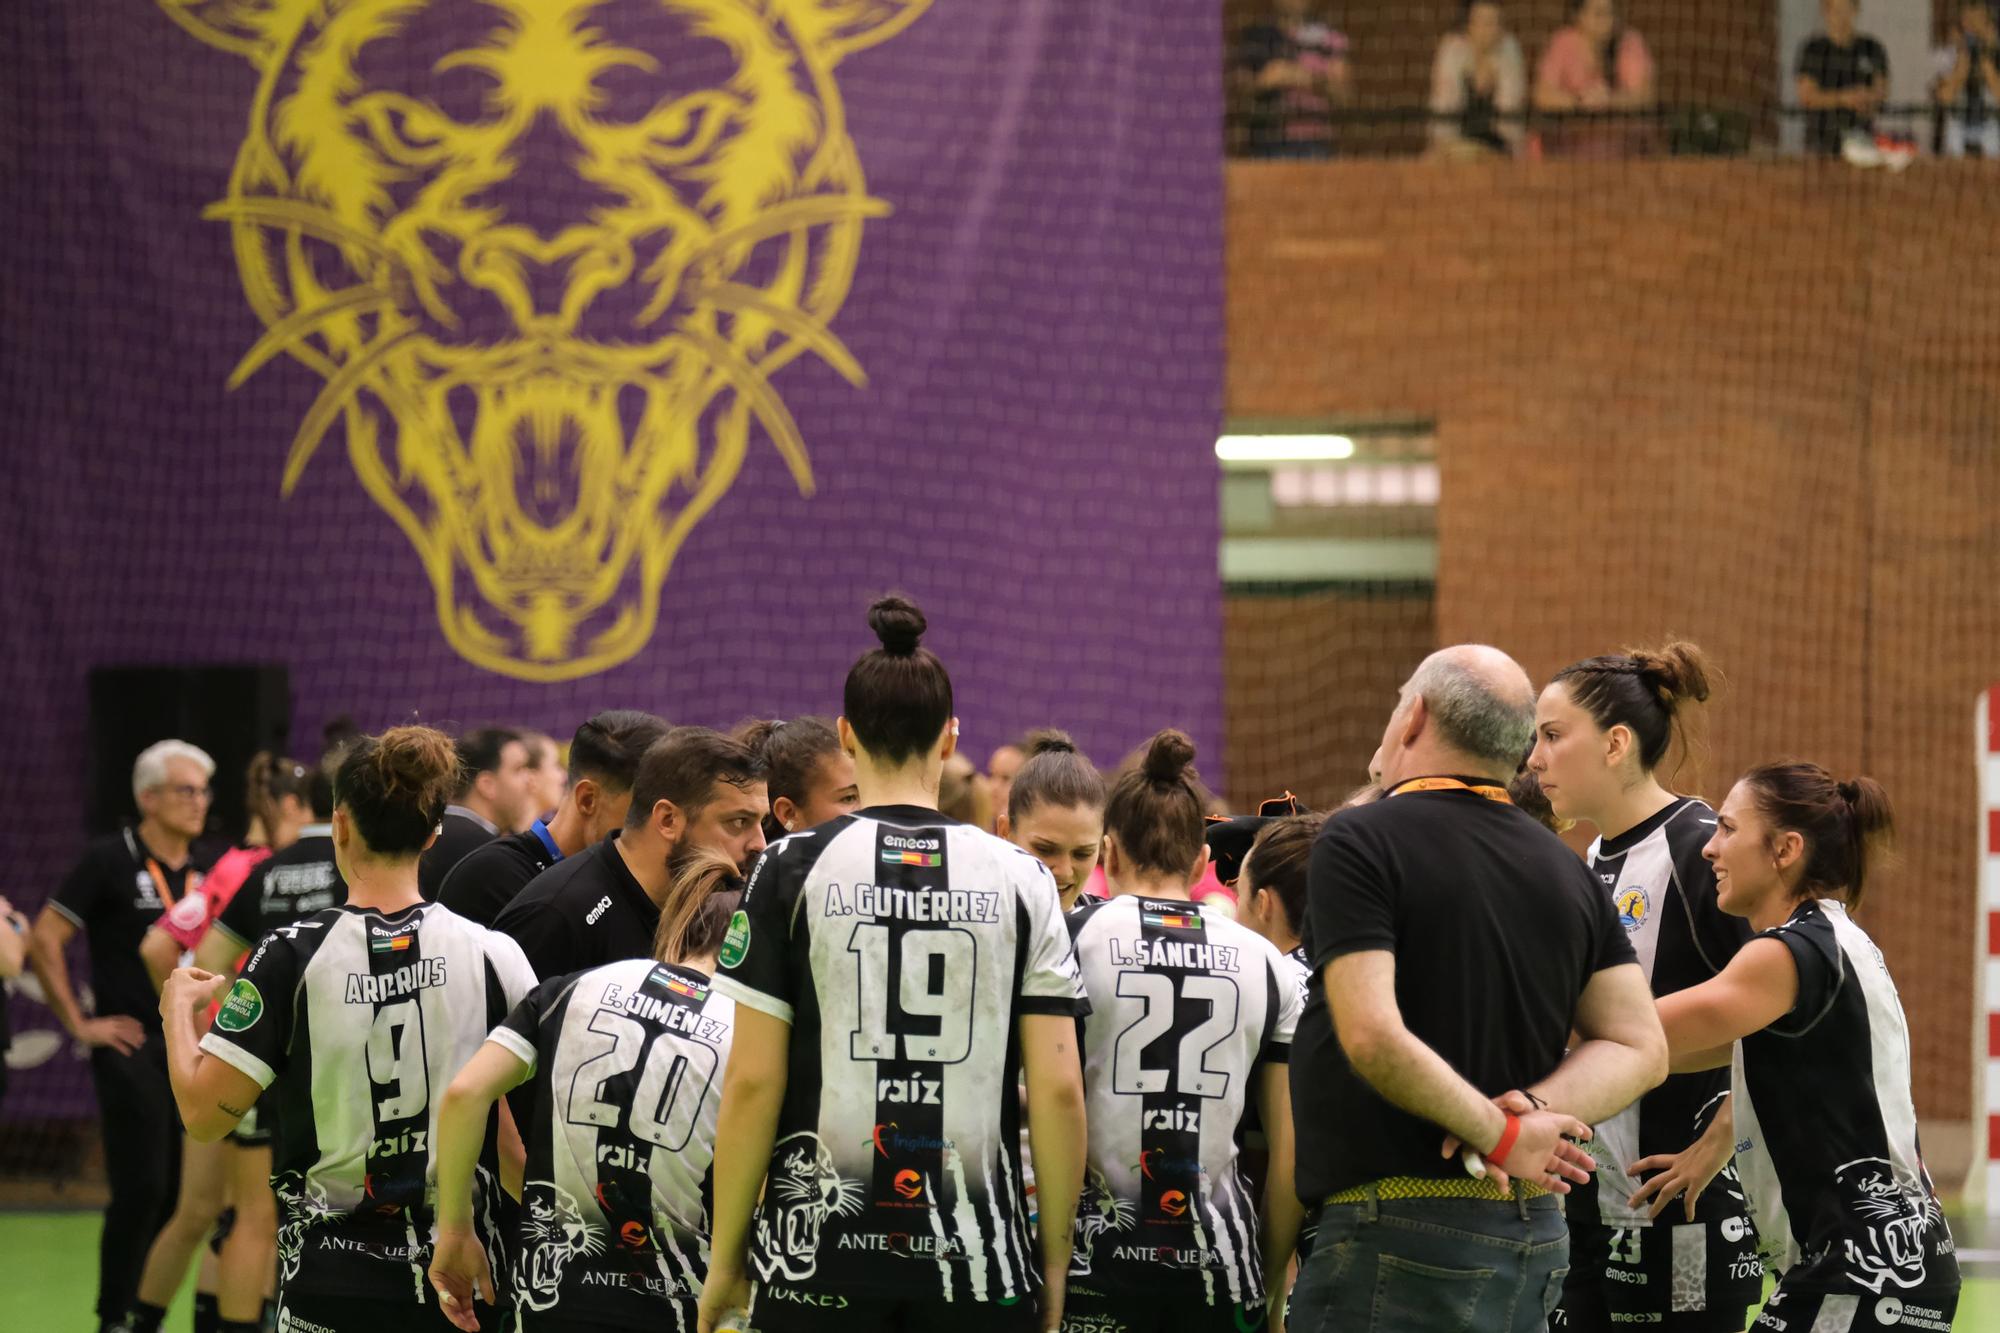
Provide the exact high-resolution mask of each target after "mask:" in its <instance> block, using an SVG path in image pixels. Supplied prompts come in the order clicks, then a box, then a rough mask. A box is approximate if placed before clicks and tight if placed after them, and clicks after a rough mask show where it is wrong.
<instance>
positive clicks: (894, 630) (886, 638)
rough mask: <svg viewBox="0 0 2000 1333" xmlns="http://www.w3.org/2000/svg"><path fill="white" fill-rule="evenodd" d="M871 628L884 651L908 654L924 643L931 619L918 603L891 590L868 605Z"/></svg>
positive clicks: (904, 655)
mask: <svg viewBox="0 0 2000 1333" xmlns="http://www.w3.org/2000/svg"><path fill="white" fill-rule="evenodd" d="M868 628H870V629H872V630H874V631H875V637H876V638H878V639H880V640H881V641H882V651H883V652H885V653H887V654H889V656H891V657H908V656H910V655H911V654H913V653H915V652H916V651H917V646H918V645H919V644H920V643H922V642H923V637H924V631H925V630H927V629H929V628H930V622H929V621H927V620H925V619H924V613H923V612H922V611H919V610H918V609H917V604H916V603H915V602H913V601H911V600H910V599H909V598H907V597H903V596H900V595H898V594H896V593H891V594H889V595H888V596H887V597H880V598H877V599H876V600H875V603H874V604H873V605H872V606H870V607H869V608H868Z"/></svg>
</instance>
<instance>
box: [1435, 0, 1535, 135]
mask: <svg viewBox="0 0 2000 1333" xmlns="http://www.w3.org/2000/svg"><path fill="white" fill-rule="evenodd" d="M1527 105H1528V62H1527V59H1526V58H1525V57H1524V56H1523V55H1522V54H1521V44H1520V43H1519V42H1517V41H1515V40H1514V34H1513V33H1511V32H1508V31H1507V22H1506V18H1505V16H1504V15H1502V13H1501V11H1500V0H1465V21H1464V22H1463V23H1461V24H1460V25H1459V26H1458V27H1456V28H1454V29H1452V30H1451V31H1450V32H1448V33H1446V34H1445V35H1444V38H1443V40H1441V41H1440V42H1439V43H1438V49H1437V59H1436V60H1435V61H1433V62H1432V64H1431V117H1432V119H1431V149H1432V151H1433V152H1436V153H1438V154H1440V155H1444V156H1452V157H1459V156H1482V157H1483V156H1485V155H1486V154H1487V153H1489V152H1492V153H1502V154H1512V153H1515V152H1518V151H1519V150H1520V147H1521V141H1522V139H1523V137H1524V135H1525V133H1526V130H1525V127H1524V126H1523V125H1522V123H1521V121H1520V115H1521V112H1522V111H1523V110H1525V109H1526V108H1527Z"/></svg>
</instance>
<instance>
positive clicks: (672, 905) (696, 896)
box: [653, 851, 743, 963]
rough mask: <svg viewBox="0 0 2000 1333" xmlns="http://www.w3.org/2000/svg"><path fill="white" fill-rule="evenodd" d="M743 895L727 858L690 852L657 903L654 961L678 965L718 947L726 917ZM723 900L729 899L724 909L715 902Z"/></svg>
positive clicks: (711, 853)
mask: <svg viewBox="0 0 2000 1333" xmlns="http://www.w3.org/2000/svg"><path fill="white" fill-rule="evenodd" d="M742 894H743V880H742V879H741V877H739V876H738V875H737V873H736V867H735V866H734V865H732V864H731V863H730V862H729V860H728V859H727V858H726V857H722V856H718V855H716V854H715V853H714V852H710V851H697V852H695V853H693V854H692V855H691V856H690V857H689V858H688V860H687V861H686V863H685V864H683V865H681V866H680V867H679V868H678V869H677V870H676V871H675V872H674V877H673V882H672V883H671V884H669V885H668V886H667V896H666V900H665V901H664V902H662V903H661V904H660V924H659V927H658V929H657V930H656V931H655V932H654V934H653V958H654V959H655V961H657V962H662V963H680V962H684V961H686V960H687V959H689V958H705V957H707V956H708V955H709V954H711V953H713V952H715V951H716V950H717V949H719V948H721V947H722V936H723V932H724V931H725V929H726V928H727V925H728V921H729V914H730V912H733V911H735V910H736V909H735V902H736V900H738V899H740V898H741V897H742ZM723 897H730V898H731V902H730V905H729V906H728V908H727V909H726V910H724V909H722V908H720V907H719V906H718V904H717V901H716V900H718V899H720V898H723ZM711 937H712V938H711Z"/></svg>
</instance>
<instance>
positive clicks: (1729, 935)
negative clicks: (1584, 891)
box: [1589, 797, 1750, 1228]
mask: <svg viewBox="0 0 2000 1333" xmlns="http://www.w3.org/2000/svg"><path fill="white" fill-rule="evenodd" d="M1714 833H1715V812H1714V811H1713V810H1711V809H1709V808H1708V806H1707V805H1706V804H1704V803H1703V802H1701V801H1699V800H1696V799H1695V798H1693V797H1682V798H1680V799H1677V800H1676V801H1674V802H1673V804H1671V805H1669V806H1667V807H1665V808H1664V809H1662V810H1660V811H1659V812H1657V813H1656V814H1654V815H1652V816H1650V817H1649V818H1647V819H1645V820H1643V821H1641V822H1640V823H1639V824H1637V825H1635V826H1633V827H1632V828H1630V829H1627V830H1626V831H1625V832H1624V833H1621V834H1619V835H1618V836H1617V837H1615V838H1599V839H1598V840H1597V841H1596V842H1593V843H1592V844H1591V845H1590V852H1589V858H1590V868H1591V870H1592V872H1593V873H1595V874H1596V876H1597V879H1598V882H1599V883H1601V884H1602V885H1604V889H1605V892H1606V893H1608V894H1610V895H1611V901H1612V904H1613V905H1614V906H1615V907H1616V908H1617V909H1618V923H1619V924H1620V925H1621V926H1623V927H1624V928H1625V936H1626V938H1627V939H1629V940H1630V941H1631V943H1632V950H1633V952H1634V953H1636V954H1638V956H1639V966H1640V967H1642V968H1644V969H1645V971H1646V976H1647V979H1648V980H1649V981H1651V982H1652V986H1653V994H1654V995H1656V996H1657V995H1671V994H1673V993H1674V992H1675V991H1679V990H1685V989H1687V988H1688V987H1689V986H1693V985H1698V984H1699V983H1701V982H1704V981H1707V980H1708V979H1709V978H1710V977H1713V976H1714V975H1715V974H1716V973H1718V972H1720V971H1721V970H1722V969H1723V968H1724V967H1726V966H1728V964H1729V960H1730V959H1732V958H1734V957H1735V956H1736V951H1737V950H1738V949H1739V948H1741V947H1742V946H1743V941H1745V940H1747V939H1749V938H1750V927H1749V924H1748V923H1747V922H1745V921H1744V920H1743V919H1742V918H1740V917H1733V916H1730V915H1728V914H1727V913H1725V912H1724V911H1723V910H1722V908H1721V907H1720V906H1719V905H1718V904H1717V902H1716V896H1715V870H1714V868H1713V867H1712V866H1710V865H1709V863H1708V861H1707V859H1706V858H1704V857H1703V856H1702V854H1701V849H1702V848H1703V846H1705V845H1706V844H1707V842H1708V840H1709V838H1710V837H1711V836H1713V834H1714ZM1728 1091H1729V1071H1728V1070H1726V1069H1713V1070H1702V1071H1699V1072H1697V1073H1691V1074H1670V1075H1668V1076H1667V1081H1666V1082H1664V1083H1662V1084H1661V1085H1660V1086H1659V1087H1657V1088H1655V1089H1654V1090H1653V1091H1651V1092H1649V1093H1647V1094H1646V1095H1645V1096H1644V1097H1641V1098H1640V1099H1639V1100H1638V1101H1637V1102H1634V1103H1633V1104H1632V1105H1631V1106H1628V1107H1626V1108H1625V1109H1624V1110H1623V1111H1620V1112H1619V1113H1618V1114H1617V1115H1615V1116H1613V1117H1612V1118H1611V1119H1610V1120H1607V1121H1605V1122H1604V1123H1603V1124H1600V1125H1597V1126H1595V1127H1594V1128H1595V1129H1596V1138H1595V1139H1594V1140H1593V1141H1592V1143H1591V1145H1590V1149H1591V1153H1592V1155H1593V1156H1594V1157H1596V1159H1597V1162H1598V1212H1599V1215H1600V1217H1601V1218H1602V1220H1603V1223H1604V1225H1605V1226H1608V1227H1614V1228H1616V1227H1642V1226H1648V1225H1650V1224H1651V1220H1652V1219H1651V1218H1650V1217H1649V1216H1648V1206H1647V1205H1642V1206H1640V1207H1639V1208H1636V1209H1635V1208H1633V1207H1631V1206H1630V1205H1629V1204H1628V1203H1627V1202H1626V1200H1628V1199H1630V1198H1631V1197H1632V1193H1633V1191H1635V1190H1637V1189H1638V1188H1639V1181H1638V1179H1637V1178H1636V1177H1634V1176H1631V1175H1629V1174H1627V1172H1626V1168H1627V1167H1628V1166H1629V1165H1630V1164H1631V1163H1633V1162H1636V1161H1638V1160H1639V1159H1640V1158H1642V1157H1650V1156H1652V1155H1654V1154H1657V1153H1677V1152H1680V1151H1681V1150H1682V1149H1684V1148H1686V1147H1687V1146H1688V1145H1689V1144H1690V1143H1692V1142H1694V1140H1695V1139H1696V1138H1697V1137H1698V1136H1699V1135H1700V1133H1701V1131H1702V1130H1703V1129H1704V1128H1706V1126H1707V1123H1708V1119H1709V1118H1710V1117H1711V1116H1713V1114H1714V1112H1715V1109H1716V1105H1717V1100H1718V1099H1719V1098H1720V1097H1721V1096H1722V1095H1723V1094H1724V1093H1726V1092H1728ZM1731 1179H1732V1180H1733V1177H1731ZM1728 1183H1729V1182H1728V1181H1724V1182H1723V1184H1724V1186H1725V1188H1718V1189H1711V1190H1705V1191H1703V1193H1702V1196H1701V1199H1700V1202H1699V1203H1698V1205H1697V1207H1696V1213H1695V1217H1696V1220H1697V1221H1703V1222H1707V1221H1719V1220H1720V1219H1722V1218H1724V1217H1730V1216H1737V1215H1740V1214H1741V1213H1742V1211H1743V1204H1742V1201H1741V1200H1740V1199H1739V1198H1738V1197H1737V1196H1736V1195H1735V1194H1734V1193H1733V1192H1732V1191H1731V1190H1730V1189H1728V1188H1726V1186H1727V1185H1728ZM1680 1216H1682V1215H1681V1214H1678V1213H1676V1214H1674V1215H1673V1217H1671V1218H1669V1220H1675V1219H1677V1218H1679V1217H1680Z"/></svg>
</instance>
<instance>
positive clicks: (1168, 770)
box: [1140, 727, 1194, 783]
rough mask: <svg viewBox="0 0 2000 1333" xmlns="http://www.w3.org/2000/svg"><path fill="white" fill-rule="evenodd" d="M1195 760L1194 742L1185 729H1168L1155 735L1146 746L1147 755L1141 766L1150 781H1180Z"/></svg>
mask: <svg viewBox="0 0 2000 1333" xmlns="http://www.w3.org/2000/svg"><path fill="white" fill-rule="evenodd" d="M1193 762H1194V742H1193V741H1191V740H1189V739H1188V737H1187V733H1186V732H1184V731H1175V730H1174V729H1173V728H1171V727H1169V728H1168V729H1167V730H1165V731H1162V732H1160V733H1159V734H1158V735H1156V736H1154V737H1153V739H1152V742H1151V743H1150V744H1149V745H1147V746H1146V757H1145V759H1144V760H1142V761H1141V762H1140V768H1141V769H1142V770H1143V771H1144V772H1145V774H1146V780H1147V781H1149V782H1158V783H1172V782H1179V781H1180V780H1181V779H1182V777H1184V776H1185V775H1186V774H1187V769H1188V765H1189V764H1192V763H1193Z"/></svg>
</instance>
